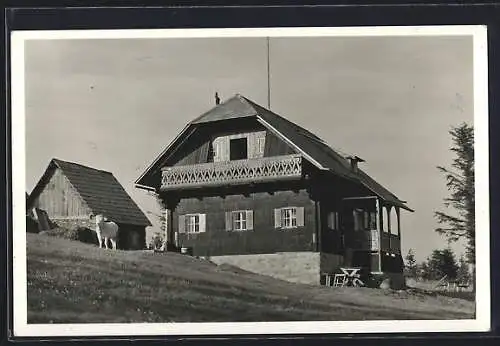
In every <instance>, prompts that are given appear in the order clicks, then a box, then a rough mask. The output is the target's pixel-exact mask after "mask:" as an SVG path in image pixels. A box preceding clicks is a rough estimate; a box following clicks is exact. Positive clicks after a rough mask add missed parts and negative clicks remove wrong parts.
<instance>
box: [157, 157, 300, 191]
mask: <svg viewBox="0 0 500 346" xmlns="http://www.w3.org/2000/svg"><path fill="white" fill-rule="evenodd" d="M301 176H302V156H300V155H285V156H274V157H264V158H259V159H248V160H235V161H225V162H210V163H202V164H196V165H186V166H173V167H164V168H163V169H162V178H161V189H162V190H173V189H182V188H191V187H203V186H218V185H225V184H244V183H251V182H263V181H273V180H280V179H287V178H297V179H298V178H300V177H301Z"/></svg>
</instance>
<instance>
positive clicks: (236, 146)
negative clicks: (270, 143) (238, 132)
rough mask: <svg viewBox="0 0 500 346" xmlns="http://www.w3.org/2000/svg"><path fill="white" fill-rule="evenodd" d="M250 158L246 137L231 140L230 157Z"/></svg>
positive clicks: (236, 158)
mask: <svg viewBox="0 0 500 346" xmlns="http://www.w3.org/2000/svg"><path fill="white" fill-rule="evenodd" d="M247 158H248V147H247V139H246V138H235V139H231V141H230V142H229V159H230V160H231V161H233V160H244V159H247Z"/></svg>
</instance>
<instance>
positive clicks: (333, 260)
mask: <svg viewBox="0 0 500 346" xmlns="http://www.w3.org/2000/svg"><path fill="white" fill-rule="evenodd" d="M343 263H344V256H342V255H335V254H329V253H322V254H321V256H320V269H321V273H329V274H333V273H335V272H337V271H338V270H339V268H340V267H341V266H342V264H343Z"/></svg>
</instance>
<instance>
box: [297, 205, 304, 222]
mask: <svg viewBox="0 0 500 346" xmlns="http://www.w3.org/2000/svg"><path fill="white" fill-rule="evenodd" d="M296 216H297V227H304V207H298V208H297V214H296Z"/></svg>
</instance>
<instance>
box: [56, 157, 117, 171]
mask: <svg viewBox="0 0 500 346" xmlns="http://www.w3.org/2000/svg"><path fill="white" fill-rule="evenodd" d="M51 161H54V162H55V163H58V162H63V163H67V164H70V165H74V166H80V167H83V168H86V169H90V170H93V171H96V172H101V173H107V174H111V175H113V173H111V172H110V171H105V170H103V169H98V168H94V167H90V166H86V165H82V164H81V163H77V162H72V161H67V160H61V159H58V158H53V159H52V160H51ZM59 168H61V167H59ZM61 169H63V168H61ZM63 170H64V169H63Z"/></svg>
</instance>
